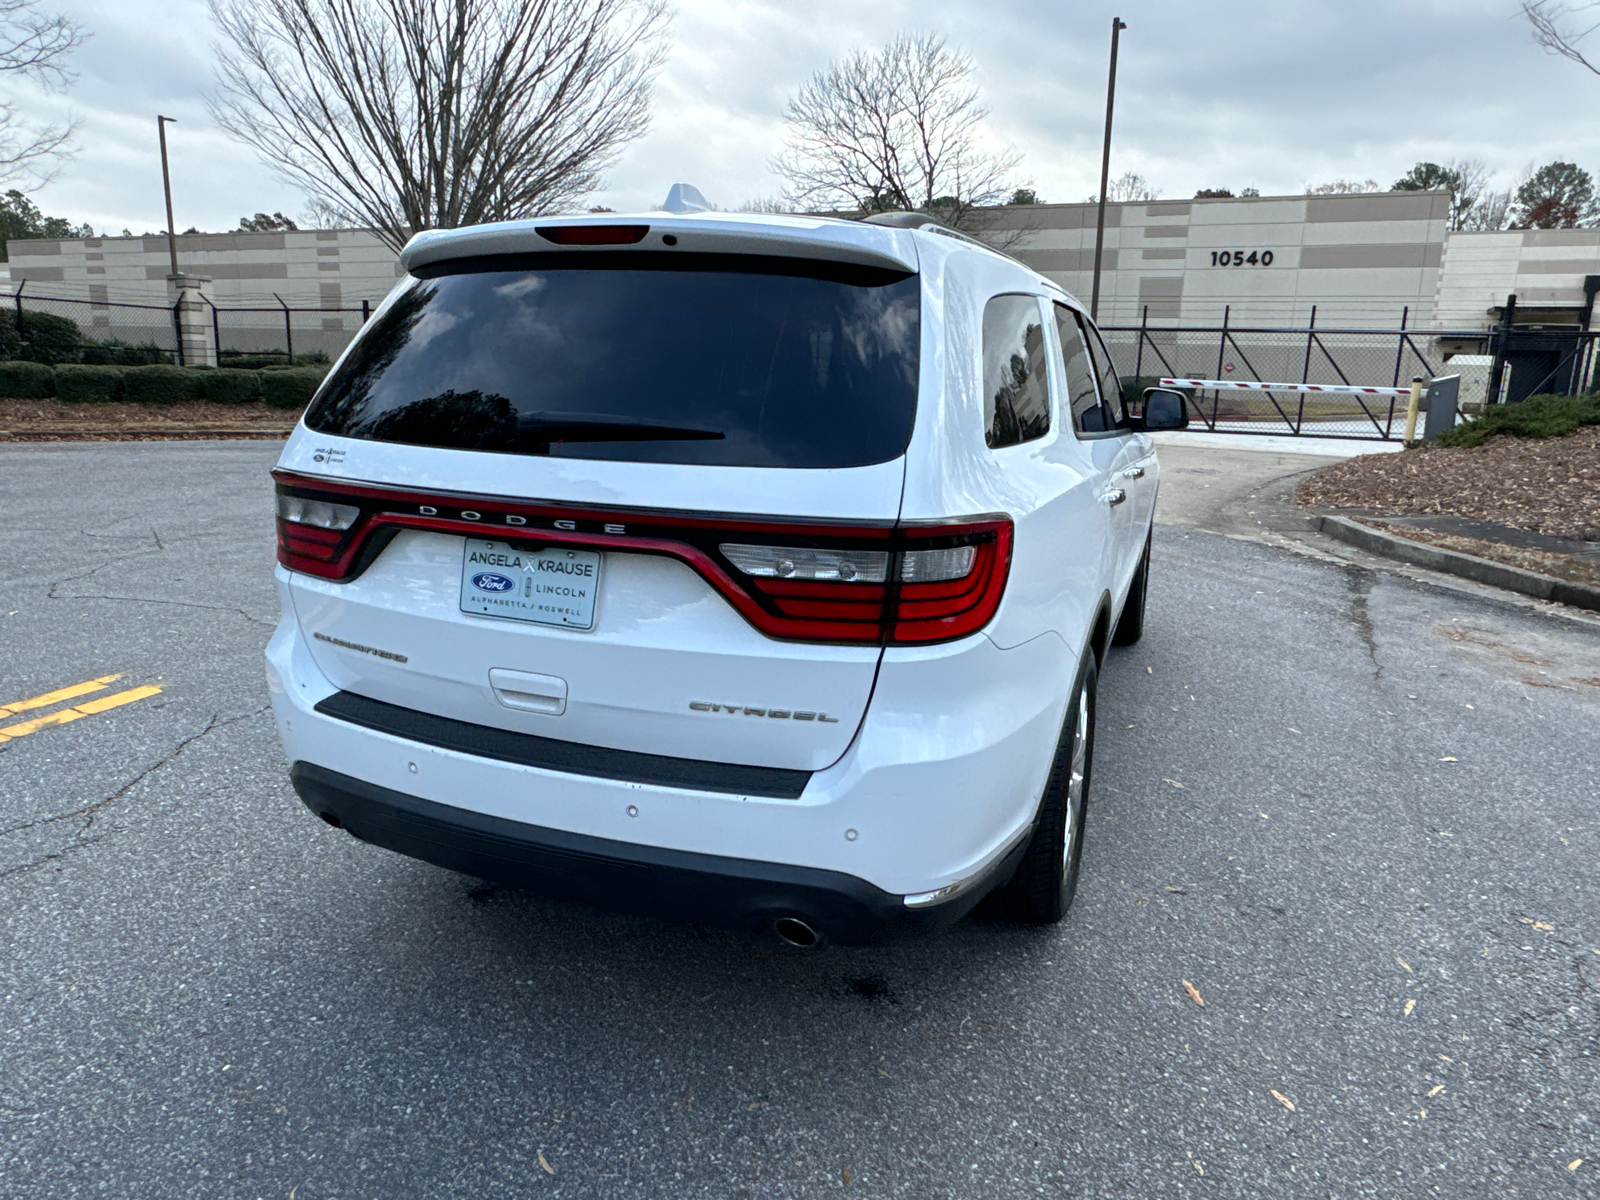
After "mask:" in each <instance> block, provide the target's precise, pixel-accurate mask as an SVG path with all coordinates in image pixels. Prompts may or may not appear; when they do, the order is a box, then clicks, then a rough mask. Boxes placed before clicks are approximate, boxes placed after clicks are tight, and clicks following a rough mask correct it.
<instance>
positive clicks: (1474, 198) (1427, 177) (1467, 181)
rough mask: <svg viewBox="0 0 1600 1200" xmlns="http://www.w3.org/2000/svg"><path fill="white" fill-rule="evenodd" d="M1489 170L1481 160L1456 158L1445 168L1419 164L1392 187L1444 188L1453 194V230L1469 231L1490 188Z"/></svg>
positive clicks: (1402, 189) (1404, 189)
mask: <svg viewBox="0 0 1600 1200" xmlns="http://www.w3.org/2000/svg"><path fill="white" fill-rule="evenodd" d="M1489 177H1490V173H1489V168H1488V165H1487V164H1485V163H1484V161H1483V160H1482V159H1481V158H1452V159H1450V160H1449V161H1448V162H1446V163H1445V164H1444V165H1443V166H1440V165H1439V164H1438V163H1433V162H1419V163H1418V164H1417V165H1416V166H1414V167H1412V168H1411V170H1409V171H1407V172H1406V173H1405V174H1404V175H1402V176H1401V177H1400V178H1399V179H1397V180H1395V181H1394V183H1393V184H1392V185H1391V186H1390V189H1389V190H1390V191H1394V192H1425V191H1431V190H1434V189H1442V190H1444V191H1447V192H1449V193H1450V219H1449V225H1450V228H1451V229H1466V228H1468V226H1467V220H1468V218H1469V217H1471V215H1472V211H1473V209H1475V208H1476V207H1477V206H1478V205H1479V203H1480V202H1481V201H1482V199H1483V197H1484V195H1485V189H1486V188H1488V186H1489Z"/></svg>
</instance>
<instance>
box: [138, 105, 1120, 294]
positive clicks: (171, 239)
mask: <svg viewBox="0 0 1600 1200" xmlns="http://www.w3.org/2000/svg"><path fill="white" fill-rule="evenodd" d="M168 122H171V123H172V124H174V125H176V124H177V123H178V122H177V121H175V120H173V119H172V118H171V117H163V116H157V117H156V132H157V134H158V135H159V136H160V138H161V186H162V187H163V188H164V189H165V190H166V193H167V253H168V254H170V255H171V256H172V273H173V274H174V275H176V274H177V273H178V227H177V225H176V224H174V223H173V220H172V175H171V173H170V172H169V171H168V170H167V123H168ZM1106 128H1107V129H1108V130H1109V129H1110V125H1109V123H1108V124H1107V126H1106Z"/></svg>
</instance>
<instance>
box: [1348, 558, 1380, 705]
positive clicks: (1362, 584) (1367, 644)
mask: <svg viewBox="0 0 1600 1200" xmlns="http://www.w3.org/2000/svg"><path fill="white" fill-rule="evenodd" d="M1343 571H1344V577H1345V582H1346V584H1348V586H1349V589H1350V604H1349V607H1347V608H1346V609H1345V610H1344V618H1345V620H1347V621H1349V622H1350V624H1351V625H1353V626H1354V627H1355V631H1356V636H1357V637H1358V638H1360V639H1361V645H1362V646H1363V647H1364V648H1365V649H1366V652H1367V657H1368V658H1369V659H1371V660H1372V682H1373V683H1374V684H1381V683H1382V682H1383V664H1382V663H1380V662H1379V661H1378V641H1377V638H1376V636H1375V633H1374V630H1373V628H1372V614H1371V612H1370V610H1369V608H1368V605H1367V597H1368V596H1370V595H1371V594H1372V587H1373V584H1374V582H1375V581H1376V580H1377V572H1376V571H1373V570H1372V569H1370V568H1368V567H1359V566H1356V565H1355V564H1354V563H1349V564H1346V565H1345V567H1344V568H1343Z"/></svg>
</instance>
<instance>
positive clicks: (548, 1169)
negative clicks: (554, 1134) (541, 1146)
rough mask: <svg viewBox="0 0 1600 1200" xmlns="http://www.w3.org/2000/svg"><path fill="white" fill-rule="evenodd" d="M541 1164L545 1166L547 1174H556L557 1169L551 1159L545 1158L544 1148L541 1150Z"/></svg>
mask: <svg viewBox="0 0 1600 1200" xmlns="http://www.w3.org/2000/svg"><path fill="white" fill-rule="evenodd" d="M539 1165H540V1166H541V1167H543V1168H544V1173H545V1174H546V1175H554V1174H555V1173H556V1169H555V1168H554V1167H552V1166H551V1165H550V1162H549V1160H548V1159H546V1158H545V1156H544V1151H543V1150H541V1151H539Z"/></svg>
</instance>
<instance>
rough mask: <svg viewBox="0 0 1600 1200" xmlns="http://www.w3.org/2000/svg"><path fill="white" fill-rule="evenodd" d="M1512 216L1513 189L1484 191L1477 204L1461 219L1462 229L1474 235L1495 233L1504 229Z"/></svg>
mask: <svg viewBox="0 0 1600 1200" xmlns="http://www.w3.org/2000/svg"><path fill="white" fill-rule="evenodd" d="M1510 215H1511V189H1510V188H1506V189H1504V190H1503V191H1495V192H1491V191H1484V192H1483V193H1481V194H1480V195H1479V196H1478V200H1477V203H1475V204H1474V205H1473V206H1472V207H1471V209H1469V210H1468V211H1467V214H1466V216H1464V217H1463V218H1462V219H1461V225H1460V228H1461V229H1464V230H1467V231H1469V232H1474V233H1493V232H1494V231H1495V230H1497V229H1504V228H1505V227H1506V221H1507V220H1508V219H1509V218H1510Z"/></svg>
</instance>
